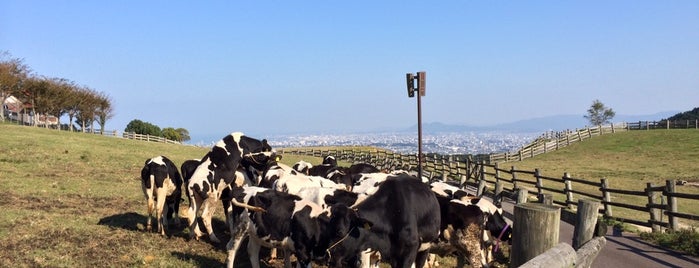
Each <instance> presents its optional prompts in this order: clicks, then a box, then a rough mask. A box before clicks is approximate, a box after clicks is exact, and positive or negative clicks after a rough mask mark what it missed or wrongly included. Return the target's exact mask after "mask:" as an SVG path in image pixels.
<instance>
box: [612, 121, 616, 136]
mask: <svg viewBox="0 0 699 268" xmlns="http://www.w3.org/2000/svg"><path fill="white" fill-rule="evenodd" d="M611 125H612V134H614V133H616V132H615V131H614V123H611Z"/></svg>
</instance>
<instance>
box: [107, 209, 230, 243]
mask: <svg viewBox="0 0 699 268" xmlns="http://www.w3.org/2000/svg"><path fill="white" fill-rule="evenodd" d="M147 220H148V216H146V215H142V214H139V213H136V212H126V213H121V214H115V215H112V216H107V217H104V218H102V219H100V220H99V221H98V222H97V224H98V225H104V226H109V227H110V228H112V229H124V230H128V231H137V232H145V229H146V221H147ZM197 221H198V223H199V230H201V232H202V233H206V230H205V229H204V223H203V222H202V220H201V217H199V218H197ZM152 224H153V228H155V219H154V220H153V222H152ZM211 226H212V228H213V229H214V233H215V234H216V235H217V236H218V237H219V239H221V241H222V242H221V243H219V244H217V243H211V242H210V241H208V238H207V236H204V237H202V238H201V239H202V240H203V241H207V242H209V243H210V244H211V246H213V247H215V248H217V249H220V250H225V249H226V243H227V242H228V239H230V235H229V229H228V226H227V224H226V222H225V221H223V220H220V219H217V218H212V219H211ZM167 228H168V229H166V231H165V233H167V237H168V238H171V237H177V238H183V239H190V236H189V229H188V228H187V218H185V217H180V224H179V225H177V224H175V223H174V221H173V220H170V223H169V226H168V227H167Z"/></svg>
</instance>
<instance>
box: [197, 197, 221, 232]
mask: <svg viewBox="0 0 699 268" xmlns="http://www.w3.org/2000/svg"><path fill="white" fill-rule="evenodd" d="M212 199H213V198H207V199H206V200H204V204H203V207H204V208H203V210H202V212H201V219H202V221H203V222H204V228H206V232H207V233H208V234H209V240H210V241H211V242H213V243H221V240H219V239H218V237H216V234H214V229H213V227H211V218H212V217H213V216H214V212H215V211H216V209H215V207H216V206H215V205H214V202H215V200H212Z"/></svg>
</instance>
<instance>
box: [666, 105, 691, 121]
mask: <svg viewBox="0 0 699 268" xmlns="http://www.w3.org/2000/svg"><path fill="white" fill-rule="evenodd" d="M697 119H699V107H695V108H694V109H692V110H691V111H686V112H682V113H678V114H676V115H673V116H671V117H670V118H668V119H664V120H668V121H678V120H697Z"/></svg>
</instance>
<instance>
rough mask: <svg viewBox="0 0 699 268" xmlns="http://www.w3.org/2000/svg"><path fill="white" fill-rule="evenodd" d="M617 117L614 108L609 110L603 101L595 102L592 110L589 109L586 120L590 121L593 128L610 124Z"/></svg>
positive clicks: (591, 106)
mask: <svg viewBox="0 0 699 268" xmlns="http://www.w3.org/2000/svg"><path fill="white" fill-rule="evenodd" d="M615 115H616V113H615V112H614V111H613V110H612V108H607V107H605V106H604V104H603V103H602V102H601V101H599V100H594V101H593V102H592V105H590V109H587V115H585V118H586V119H587V120H588V121H590V124H592V125H593V126H600V125H602V124H607V123H609V121H610V120H612V118H614V116H615Z"/></svg>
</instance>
